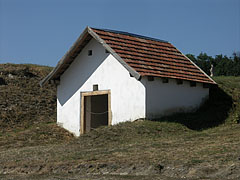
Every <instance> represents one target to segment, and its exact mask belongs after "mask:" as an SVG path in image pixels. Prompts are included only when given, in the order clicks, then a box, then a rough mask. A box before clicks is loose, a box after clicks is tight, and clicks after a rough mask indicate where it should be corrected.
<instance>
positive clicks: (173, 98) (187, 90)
mask: <svg viewBox="0 0 240 180" xmlns="http://www.w3.org/2000/svg"><path fill="white" fill-rule="evenodd" d="M141 81H142V83H143V84H144V86H145V87H146V117H147V118H158V117H161V116H163V115H169V114H172V113H175V112H187V111H192V110H195V109H196V108H198V107H199V106H200V105H201V104H202V103H203V102H204V101H205V100H206V99H207V98H208V96H209V89H208V88H203V84H202V83H197V84H196V87H190V84H189V82H188V81H183V84H180V85H178V84H177V83H176V80H175V79H169V82H168V83H162V80H161V78H156V77H155V78H154V81H148V80H147V78H146V77H145V78H143V79H142V80H141Z"/></svg>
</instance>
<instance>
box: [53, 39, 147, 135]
mask: <svg viewBox="0 0 240 180" xmlns="http://www.w3.org/2000/svg"><path fill="white" fill-rule="evenodd" d="M89 49H91V50H93V55H92V56H88V55H87V51H88V50H89ZM94 84H98V88H99V90H110V91H111V109H112V124H116V123H119V122H123V121H128V120H135V119H138V118H144V117H145V87H144V85H143V84H142V83H141V82H140V81H137V80H136V79H135V78H134V77H130V75H129V72H128V71H127V70H126V69H125V68H124V67H123V66H122V65H121V64H120V63H119V62H118V61H117V60H116V59H115V58H114V57H113V56H112V55H111V54H108V53H105V49H104V48H103V46H101V45H100V44H99V43H98V42H97V41H96V40H94V39H92V40H91V41H90V42H89V43H88V44H87V45H86V47H85V48H84V49H83V50H82V52H81V53H80V54H79V55H78V56H77V57H76V59H75V60H74V62H73V63H72V64H71V65H70V67H69V68H68V69H67V70H66V71H65V72H64V74H63V75H62V76H61V78H60V85H58V87H57V121H58V124H60V125H61V126H63V127H64V128H66V129H68V130H69V131H71V132H73V133H74V134H75V135H77V136H78V135H79V129H80V102H81V96H80V92H86V91H92V90H93V85H94Z"/></svg>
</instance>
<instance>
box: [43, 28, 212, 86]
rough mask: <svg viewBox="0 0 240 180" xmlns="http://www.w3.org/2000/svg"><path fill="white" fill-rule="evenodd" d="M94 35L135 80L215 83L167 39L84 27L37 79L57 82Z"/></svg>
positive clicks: (44, 81)
mask: <svg viewBox="0 0 240 180" xmlns="http://www.w3.org/2000/svg"><path fill="white" fill-rule="evenodd" d="M92 38H94V39H95V40H97V41H98V42H99V43H101V44H102V45H103V47H104V48H106V49H107V50H108V51H109V52H110V53H111V54H112V55H113V56H114V57H115V58H116V59H117V60H118V61H119V62H120V63H121V64H122V65H123V66H124V67H125V68H126V69H127V70H128V71H129V73H130V74H131V75H133V76H134V77H135V78H136V79H138V80H139V78H140V77H141V76H155V77H165V78H173V79H182V80H187V81H195V82H201V83H208V84H216V83H215V82H214V81H213V80H212V79H211V78H210V77H209V76H208V75H207V74H205V73H204V72H203V71H202V70H201V69H200V68H199V67H198V66H196V65H195V64H194V63H193V62H192V61H190V60H189V59H188V58H187V57H186V56H184V55H183V54H182V53H181V52H180V51H179V50H178V49H177V48H175V47H174V46H173V45H172V44H171V43H169V42H167V41H162V40H158V39H154V38H149V37H145V36H140V35H136V34H130V33H126V32H120V31H113V30H103V29H95V28H90V27H86V29H85V30H84V31H83V33H82V34H81V35H80V36H79V38H78V39H77V40H76V42H75V43H74V44H73V45H72V47H71V48H70V49H69V50H68V51H67V53H66V54H65V55H64V56H63V57H62V59H61V60H60V61H59V62H58V64H57V66H56V67H55V68H54V69H53V70H52V71H51V72H50V73H49V74H48V75H47V76H46V77H45V78H44V79H43V80H42V81H41V82H40V85H41V86H43V85H44V84H45V83H46V82H48V81H53V82H55V83H57V82H58V81H59V80H60V76H61V75H62V74H63V73H64V72H65V71H66V69H67V68H68V67H69V66H70V65H71V63H72V62H73V61H74V60H75V58H76V57H77V56H78V54H79V53H80V52H81V51H82V49H83V48H84V47H85V46H86V44H87V43H88V42H89V41H90V40H91V39H92Z"/></svg>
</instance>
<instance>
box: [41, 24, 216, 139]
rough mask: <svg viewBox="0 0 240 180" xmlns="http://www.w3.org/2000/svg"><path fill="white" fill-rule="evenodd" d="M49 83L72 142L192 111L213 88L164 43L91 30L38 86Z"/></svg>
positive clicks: (113, 32)
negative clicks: (100, 130)
mask: <svg viewBox="0 0 240 180" xmlns="http://www.w3.org/2000/svg"><path fill="white" fill-rule="evenodd" d="M48 81H49V82H53V83H55V84H56V85H57V123H58V124H59V125H60V126H62V127H64V128H65V129H67V130H69V131H70V132H72V133H74V134H75V135H76V136H79V135H80V134H83V133H85V132H88V131H89V130H90V129H91V128H96V127H98V126H101V125H114V124H117V123H119V122H125V121H133V120H136V119H139V118H149V119H151V118H158V117H161V116H163V115H167V114H171V113H175V112H182V111H192V110H195V109H196V108H198V107H199V105H201V103H202V102H203V101H204V100H205V99H206V98H208V95H209V88H208V87H209V85H210V84H216V83H215V82H214V81H213V80H212V79H211V78H210V77H209V76H208V75H206V74H205V73H204V72H203V71H202V70H201V69H200V68H199V67H197V66H196V65H195V64H194V63H193V62H192V61H190V60H189V59H188V58H187V57H186V56H184V55H183V54H182V53H181V52H180V51H179V50H178V49H176V48H175V47H174V46H173V45H172V44H171V43H169V42H167V41H162V40H158V39H153V38H149V37H145V36H139V35H135V34H130V33H125V32H120V31H112V30H103V29H94V28H90V27H87V28H86V29H85V30H84V32H83V33H82V34H81V35H80V37H79V38H78V39H77V41H76V42H75V43H74V44H73V46H72V47H71V48H70V50H69V51H68V52H67V53H66V54H65V55H64V56H63V58H62V59H61V60H60V61H59V63H58V64H57V66H56V67H55V68H54V69H53V71H52V72H51V73H50V74H49V75H48V76H47V77H45V78H44V79H43V80H42V81H41V82H40V84H41V86H42V85H44V84H45V83H47V82H48Z"/></svg>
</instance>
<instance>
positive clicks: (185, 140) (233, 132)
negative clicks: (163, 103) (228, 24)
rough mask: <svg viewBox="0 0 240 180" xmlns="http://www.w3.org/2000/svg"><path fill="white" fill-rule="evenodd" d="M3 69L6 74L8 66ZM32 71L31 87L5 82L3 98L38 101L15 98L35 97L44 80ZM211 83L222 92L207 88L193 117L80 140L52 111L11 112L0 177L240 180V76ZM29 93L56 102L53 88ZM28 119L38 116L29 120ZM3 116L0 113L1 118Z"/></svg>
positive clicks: (127, 126) (98, 132) (0, 147)
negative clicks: (217, 85) (57, 122)
mask: <svg viewBox="0 0 240 180" xmlns="http://www.w3.org/2000/svg"><path fill="white" fill-rule="evenodd" d="M4 67H5V71H6V67H7V66H6V65H5V66H4ZM30 67H31V68H33V69H30V73H33V74H35V75H37V77H34V78H35V80H34V79H31V78H32V77H31V78H30V77H29V79H28V80H24V78H23V77H16V78H15V79H7V78H6V76H7V75H6V76H4V78H5V79H6V80H7V83H8V85H7V86H4V88H5V89H4V90H3V89H1V86H0V90H1V91H4V92H5V93H6V92H7V91H9V90H7V89H6V88H13V87H15V88H16V89H21V91H17V90H14V89H13V91H12V92H11V93H12V95H13V96H14V97H18V98H22V101H24V99H27V102H29V101H30V100H34V101H35V102H38V101H36V99H34V97H33V96H31V97H30V98H29V101H28V97H26V96H24V95H19V94H17V92H24V93H25V92H26V89H27V91H28V92H27V95H29V94H31V93H33V92H29V91H31V88H32V87H34V86H35V85H36V84H35V85H34V83H38V82H39V79H41V78H42V76H40V75H39V74H41V73H39V74H38V73H36V72H38V71H41V68H45V67H38V66H36V68H37V69H38V70H36V69H34V68H35V65H31V66H30ZM11 68H12V69H14V68H19V71H21V73H23V74H24V72H22V70H21V69H24V68H25V65H21V67H18V66H17V65H16V67H15V65H14V66H13V67H12V66H11V65H8V70H9V71H10V69H11ZM0 69H1V65H0ZM39 69H40V70H39ZM45 70H46V69H45ZM47 71H48V72H49V71H50V69H49V70H47ZM21 73H20V74H21ZM36 78H37V80H36ZM214 79H215V80H216V81H217V83H218V84H219V87H214V88H212V89H211V91H210V99H209V101H207V102H206V103H205V104H204V105H203V106H202V107H201V108H200V109H199V110H198V111H197V112H194V113H185V114H175V115H172V116H168V117H164V118H161V119H157V120H155V121H149V120H138V121H135V122H126V123H120V124H118V125H115V126H111V127H100V128H98V129H95V130H93V131H91V132H90V133H87V134H84V135H82V136H81V137H79V138H74V137H73V136H72V135H71V134H70V133H68V132H66V131H65V130H64V129H62V128H59V127H58V126H57V125H56V123H55V121H56V119H55V116H56V115H55V109H53V110H47V109H46V110H44V111H43V112H39V111H37V109H38V108H39V107H38V105H36V109H35V107H32V108H29V110H27V111H25V112H23V111H22V109H21V108H18V107H19V106H18V105H16V107H15V108H16V109H18V110H16V111H13V112H11V114H10V115H11V116H10V115H8V116H7V117H9V118H11V122H8V121H6V120H5V121H1V120H0V125H1V130H0V178H1V177H3V178H7V177H10V178H14V177H17V179H27V178H29V179H48V178H50V177H51V179H54V178H55V179H61V178H62V179H64V178H65V179H67V177H69V178H73V179H74V178H75V179H81V178H82V179H92V178H95V179H98V178H100V177H101V178H102V179H104V178H105V179H180V178H181V177H186V178H198V177H201V178H208V179H210V178H215V179H227V178H239V177H240V173H239V172H240V169H239V168H240V160H239V158H240V154H239V152H240V124H237V122H238V121H239V117H240V116H239V115H240V101H239V100H240V96H239V95H240V94H239V93H240V84H239V83H240V77H215V78H214ZM16 80H18V81H16ZM19 80H22V81H19ZM29 81H30V85H29V84H28V82H29ZM16 82H18V83H16ZM32 90H34V91H35V92H34V93H35V94H34V96H35V97H37V98H42V100H43V101H41V103H39V104H41V106H44V104H49V103H50V102H51V99H52V98H55V95H54V93H55V90H54V87H51V86H48V87H47V88H46V89H41V91H39V90H37V88H36V89H34V88H33V89H32ZM43 92H45V93H46V94H44V96H45V97H42V95H41V93H43ZM5 95H6V94H5ZM5 97H9V96H7V95H6V96H5ZM10 99H11V98H10ZM13 100H14V98H12V100H11V101H13ZM2 101H4V99H3V98H2V99H1V102H2ZM5 101H6V99H5ZM2 104H7V103H5V102H4V103H2ZM7 105H9V104H7ZM20 105H21V104H20ZM4 106H5V105H4ZM21 106H23V105H21ZM7 107H8V106H7ZM52 107H54V108H55V104H54V103H53V104H51V103H50V106H48V107H47V108H52ZM13 108H14V107H13ZM32 112H34V113H35V114H36V115H35V116H32V114H31V113H32ZM51 112H54V113H52V114H51ZM4 115H5V114H0V119H1V118H2V119H3V117H4V118H5V116H4ZM19 116H20V117H21V119H19ZM28 116H29V117H28ZM30 118H32V119H30ZM4 173H7V175H3V174H4Z"/></svg>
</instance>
